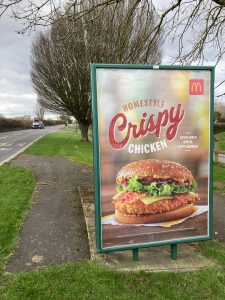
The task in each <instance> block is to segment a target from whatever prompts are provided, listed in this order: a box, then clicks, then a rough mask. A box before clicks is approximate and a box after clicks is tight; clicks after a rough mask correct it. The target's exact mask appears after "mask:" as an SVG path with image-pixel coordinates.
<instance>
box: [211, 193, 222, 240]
mask: <svg viewBox="0 0 225 300" xmlns="http://www.w3.org/2000/svg"><path fill="white" fill-rule="evenodd" d="M213 233H214V238H216V239H218V240H219V241H222V242H225V194H223V195H221V194H217V193H214V195H213Z"/></svg>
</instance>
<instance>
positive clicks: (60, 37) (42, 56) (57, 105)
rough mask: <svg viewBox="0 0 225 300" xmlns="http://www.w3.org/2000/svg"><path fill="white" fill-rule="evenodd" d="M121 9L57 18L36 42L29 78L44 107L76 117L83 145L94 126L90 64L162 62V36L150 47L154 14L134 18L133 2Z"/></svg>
mask: <svg viewBox="0 0 225 300" xmlns="http://www.w3.org/2000/svg"><path fill="white" fill-rule="evenodd" d="M118 6H119V7H120V9H118V10H115V7H114V8H113V7H112V6H109V7H108V8H107V9H105V10H104V12H101V8H99V13H101V18H95V14H94V13H93V15H92V14H90V15H89V16H88V17H86V16H83V17H81V18H79V20H77V19H76V17H74V15H73V14H72V16H73V18H72V16H71V15H70V13H69V16H68V17H67V16H63V18H62V15H61V14H57V17H56V16H55V18H56V19H57V18H58V21H57V22H55V23H54V24H53V25H52V26H51V29H50V30H49V31H47V32H46V33H39V34H38V35H37V37H36V40H35V41H34V43H33V47H32V72H31V77H32V81H33V85H34V88H35V90H36V92H37V93H38V95H40V96H41V98H42V105H43V106H44V107H45V108H46V109H48V110H50V111H53V112H58V113H66V114H69V115H72V116H74V118H75V119H76V120H77V121H78V123H79V127H80V130H81V135H82V140H88V128H89V126H90V124H91V99H90V78H89V67H90V63H91V62H98V63H102V62H108V63H145V62H147V63H156V64H157V63H159V62H160V61H161V50H160V35H159V36H158V38H157V39H154V41H153V42H152V43H151V45H150V44H149V43H148V42H147V40H148V37H149V36H150V35H151V31H152V28H153V27H154V24H155V17H154V14H153V12H152V11H149V10H148V9H146V10H145V14H144V12H143V11H142V10H136V13H135V14H133V13H132V14H131V11H132V9H135V7H134V6H133V1H132V2H131V3H124V2H123V3H122V2H121V3H119V4H118ZM80 9H82V10H85V9H86V10H88V9H89V5H87V4H83V5H80ZM142 9H144V8H142ZM90 17H91V18H92V21H90ZM140 18H141V21H142V22H140ZM74 22H75V24H76V26H77V27H78V28H77V27H75V26H74Z"/></svg>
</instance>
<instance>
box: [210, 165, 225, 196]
mask: <svg viewBox="0 0 225 300" xmlns="http://www.w3.org/2000/svg"><path fill="white" fill-rule="evenodd" d="M213 189H214V191H216V192H220V193H225V166H224V165H221V164H215V163H214V165H213Z"/></svg>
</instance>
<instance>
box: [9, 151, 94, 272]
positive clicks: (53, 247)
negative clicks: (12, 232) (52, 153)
mask: <svg viewBox="0 0 225 300" xmlns="http://www.w3.org/2000/svg"><path fill="white" fill-rule="evenodd" d="M12 165H14V166H15V165H16V166H24V167H26V168H29V169H31V170H32V171H33V173H34V174H35V175H36V176H37V180H38V185H37V188H36V191H35V193H34V197H33V203H32V206H31V209H30V211H29V213H28V215H27V218H26V220H25V223H24V225H23V227H22V229H21V232H20V236H19V243H18V247H17V249H16V250H15V253H14V255H13V256H12V259H11V261H10V262H9V264H8V265H7V267H6V271H9V272H17V271H28V270H32V269H36V268H39V267H42V266H47V265H50V264H56V263H62V262H66V261H69V260H83V259H84V260H86V259H89V246H88V239H87V232H86V225H85V220H84V216H83V210H82V205H81V202H80V198H79V193H78V190H77V187H78V185H79V186H84V187H86V188H88V186H89V185H91V184H92V170H91V169H90V168H88V167H85V166H81V165H79V164H76V163H73V162H71V161H69V160H67V159H65V158H62V157H47V156H35V155H27V154H22V155H20V156H19V157H18V158H17V159H16V160H15V161H13V162H12ZM84 178H85V179H86V180H84Z"/></svg>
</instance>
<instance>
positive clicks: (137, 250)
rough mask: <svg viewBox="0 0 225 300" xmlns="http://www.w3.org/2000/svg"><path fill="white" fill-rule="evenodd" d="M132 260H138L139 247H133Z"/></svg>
mask: <svg viewBox="0 0 225 300" xmlns="http://www.w3.org/2000/svg"><path fill="white" fill-rule="evenodd" d="M133 260H134V261H139V249H133Z"/></svg>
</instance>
